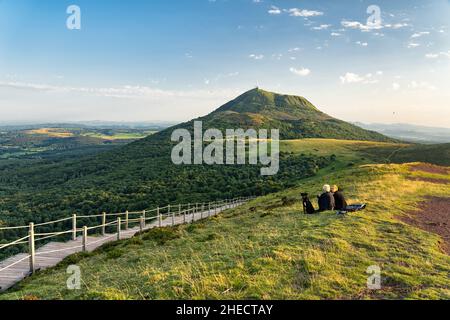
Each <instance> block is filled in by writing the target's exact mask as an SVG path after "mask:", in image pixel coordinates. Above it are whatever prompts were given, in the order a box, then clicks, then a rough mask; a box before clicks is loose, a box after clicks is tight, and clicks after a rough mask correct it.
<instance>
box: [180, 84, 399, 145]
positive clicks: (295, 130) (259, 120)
mask: <svg viewBox="0 0 450 320" xmlns="http://www.w3.org/2000/svg"><path fill="white" fill-rule="evenodd" d="M196 120H199V121H203V126H204V127H205V128H217V129H221V130H225V129H227V128H229V129H233V128H243V129H248V128H254V129H260V128H266V129H280V138H281V139H303V138H333V139H343V140H366V141H384V142H391V141H394V140H393V139H392V138H388V137H386V136H384V135H382V134H380V133H377V132H374V131H368V130H365V129H362V128H360V127H358V126H355V125H353V124H350V123H348V122H345V121H342V120H339V119H336V118H333V117H331V116H329V115H327V114H326V113H323V112H321V111H320V110H319V109H317V108H316V107H315V106H314V105H313V104H312V103H311V102H309V101H308V100H306V99H305V98H303V97H299V96H292V95H283V94H278V93H273V92H268V91H264V90H261V89H259V88H256V89H253V90H250V91H247V92H245V93H244V94H242V95H240V96H239V97H237V98H236V99H234V100H232V101H230V102H228V103H226V104H224V105H223V106H221V107H220V108H218V109H217V110H216V111H214V112H212V113H210V114H209V115H207V116H205V117H201V118H199V119H196ZM191 125H192V124H191V123H190V122H189V123H187V124H183V125H182V126H191Z"/></svg>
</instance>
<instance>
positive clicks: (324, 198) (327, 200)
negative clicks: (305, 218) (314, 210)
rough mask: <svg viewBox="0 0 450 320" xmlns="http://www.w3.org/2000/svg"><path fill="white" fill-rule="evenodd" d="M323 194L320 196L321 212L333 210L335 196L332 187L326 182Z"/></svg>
mask: <svg viewBox="0 0 450 320" xmlns="http://www.w3.org/2000/svg"><path fill="white" fill-rule="evenodd" d="M322 191H323V192H322V194H321V195H320V196H318V198H319V212H322V211H327V210H333V209H334V197H333V194H332V193H331V187H330V186H329V185H328V184H326V185H324V186H323V189H322Z"/></svg>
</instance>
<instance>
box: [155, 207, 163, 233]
mask: <svg viewBox="0 0 450 320" xmlns="http://www.w3.org/2000/svg"><path fill="white" fill-rule="evenodd" d="M156 215H157V216H158V224H159V227H160V228H161V227H162V219H161V213H160V212H159V207H158V208H156Z"/></svg>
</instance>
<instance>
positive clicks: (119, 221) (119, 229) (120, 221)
mask: <svg viewBox="0 0 450 320" xmlns="http://www.w3.org/2000/svg"><path fill="white" fill-rule="evenodd" d="M121 228H122V219H120V217H118V218H117V240H120V231H121Z"/></svg>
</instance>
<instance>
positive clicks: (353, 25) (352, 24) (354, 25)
mask: <svg viewBox="0 0 450 320" xmlns="http://www.w3.org/2000/svg"><path fill="white" fill-rule="evenodd" d="M341 25H342V26H343V27H344V28H347V29H359V30H361V31H362V32H369V31H372V30H379V29H383V28H388V29H400V28H404V27H407V26H408V24H407V23H396V24H382V23H373V24H363V23H361V22H359V21H350V20H342V21H341Z"/></svg>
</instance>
